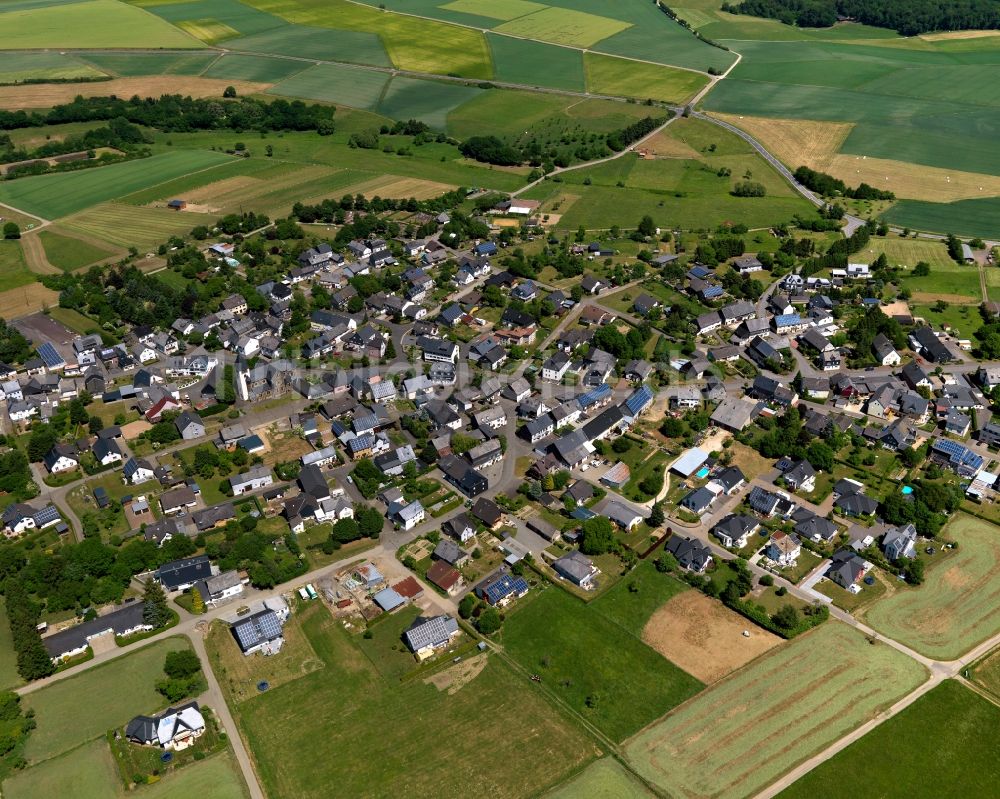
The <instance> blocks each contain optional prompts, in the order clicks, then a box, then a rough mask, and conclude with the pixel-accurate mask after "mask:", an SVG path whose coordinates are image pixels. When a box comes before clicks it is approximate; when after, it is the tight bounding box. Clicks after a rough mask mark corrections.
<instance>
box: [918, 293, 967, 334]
mask: <svg viewBox="0 0 1000 799" xmlns="http://www.w3.org/2000/svg"><path fill="white" fill-rule="evenodd" d="M910 310H911V311H912V312H913V315H914V316H919V317H920V318H921V319H923V320H925V321H926V322H927V323H928V324H930V325H933V326H934V327H935V328H938V329H941V328H945V327H946V328H948V330H949V331H950V332H951V333H952V334H953V335H956V336H958V335H961V337H962V338H972V336H973V335H974V334H975V332H976V331H977V330H979V328H980V327H982V325H983V318H982V316H980V314H979V300H976V301H974V302H973V301H971V300H970V301H969V302H968V303H966V304H964V305H958V304H956V303H953V302H949V303H947V307H946V308H944V309H943V310H941V311H938V310H935V307H934V306H933V305H929V304H922V305H921V304H916V303H911V304H910Z"/></svg>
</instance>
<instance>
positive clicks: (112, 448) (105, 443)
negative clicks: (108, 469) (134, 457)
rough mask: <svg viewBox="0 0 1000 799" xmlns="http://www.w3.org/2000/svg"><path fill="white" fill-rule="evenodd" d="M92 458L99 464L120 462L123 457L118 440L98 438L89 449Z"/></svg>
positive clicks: (107, 464)
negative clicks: (92, 455)
mask: <svg viewBox="0 0 1000 799" xmlns="http://www.w3.org/2000/svg"><path fill="white" fill-rule="evenodd" d="M90 451H91V452H92V453H93V454H94V458H95V459H96V460H97V462H98V463H99V464H101V466H110V465H111V464H112V463H121V462H122V460H123V459H124V456H123V455H122V451H121V449H120V448H119V446H118V442H117V441H115V440H114V439H113V438H98V439H97V441H95V442H94V446H93V447H92V448H91V450H90Z"/></svg>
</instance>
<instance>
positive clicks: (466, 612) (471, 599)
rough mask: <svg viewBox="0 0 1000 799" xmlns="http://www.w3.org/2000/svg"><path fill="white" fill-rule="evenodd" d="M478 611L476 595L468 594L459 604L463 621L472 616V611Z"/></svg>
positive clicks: (459, 612) (459, 613)
mask: <svg viewBox="0 0 1000 799" xmlns="http://www.w3.org/2000/svg"><path fill="white" fill-rule="evenodd" d="M475 609H476V595H475V594H466V595H465V596H464V597H462V601H461V602H459V603H458V615H459V616H461V617H462V618H463V619H468V618H470V617H471V616H472V611H474V610H475Z"/></svg>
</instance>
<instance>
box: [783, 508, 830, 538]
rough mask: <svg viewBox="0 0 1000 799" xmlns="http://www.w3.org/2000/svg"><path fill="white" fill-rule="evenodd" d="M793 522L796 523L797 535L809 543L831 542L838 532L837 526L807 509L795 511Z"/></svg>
mask: <svg viewBox="0 0 1000 799" xmlns="http://www.w3.org/2000/svg"><path fill="white" fill-rule="evenodd" d="M792 521H794V522H795V534H796V535H797V536H798V537H799V538H800V539H803V538H804V539H806V540H808V541H817V542H818V541H830V540H832V539H833V537H834V536H835V535H836V534H837V532H838V528H837V525H835V524H834V523H833V522H831V521H830V520H829V519H825V518H823V517H822V516H817V515H816V514H815V513H813V512H812V511H810V510H807V509H806V508H799V509H798V510H797V511H795V513H793V514H792Z"/></svg>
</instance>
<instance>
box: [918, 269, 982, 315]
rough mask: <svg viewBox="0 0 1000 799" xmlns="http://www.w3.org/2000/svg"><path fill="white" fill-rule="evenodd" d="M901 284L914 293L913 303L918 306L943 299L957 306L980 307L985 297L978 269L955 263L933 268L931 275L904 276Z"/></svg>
mask: <svg viewBox="0 0 1000 799" xmlns="http://www.w3.org/2000/svg"><path fill="white" fill-rule="evenodd" d="M900 283H901V285H903V286H905V287H906V288H908V289H910V291H912V292H913V302H914V303H916V304H924V303H932V302H934V301H936V300H939V299H943V300H946V301H947V302H952V303H955V304H961V303H971V304H973V305H978V304H979V303H980V302H981V301H982V296H983V293H982V287H981V286H980V285H979V271H978V270H977V269H976V267H975V266H974V265H968V264H957V263H955V262H954V261H952V262H951V263H949V264H945V265H943V266H932V267H931V272H930V274H929V275H925V276H923V277H914V276H912V275H907V276H904V277H902V278H900Z"/></svg>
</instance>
